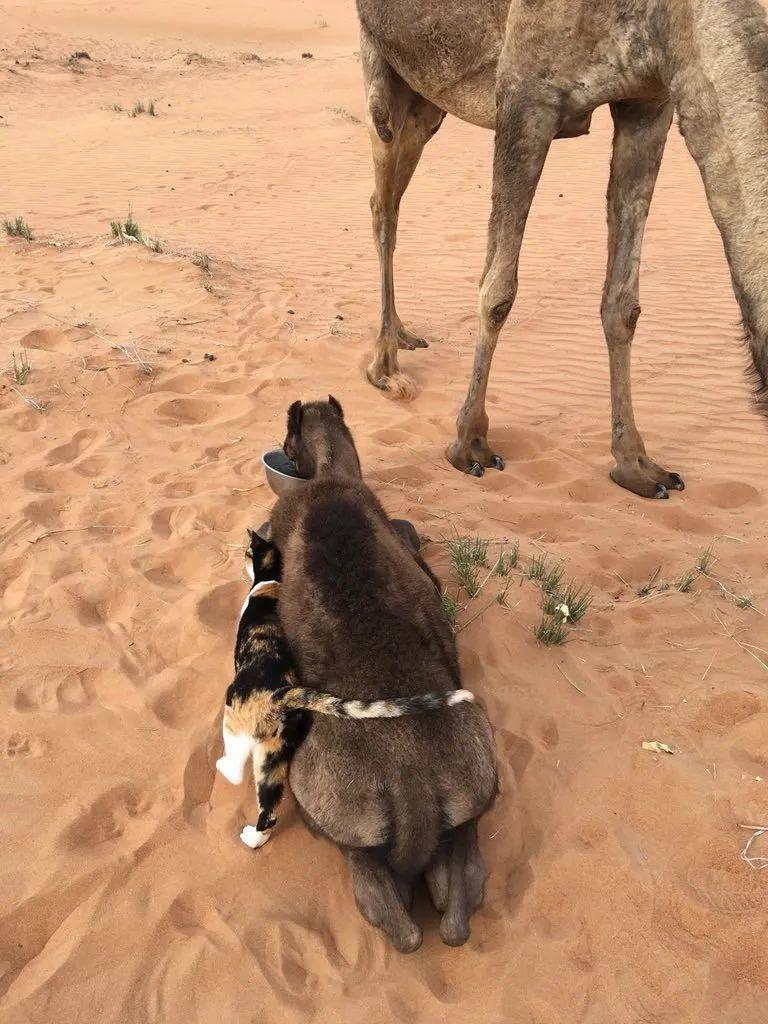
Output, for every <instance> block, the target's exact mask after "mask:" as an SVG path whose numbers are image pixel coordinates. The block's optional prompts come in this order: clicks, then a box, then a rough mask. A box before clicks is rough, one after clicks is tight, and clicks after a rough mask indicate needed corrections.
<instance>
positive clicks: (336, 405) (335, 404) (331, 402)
mask: <svg viewBox="0 0 768 1024" xmlns="http://www.w3.org/2000/svg"><path fill="white" fill-rule="evenodd" d="M328 404H329V405H330V407H331V408H332V409H335V410H336V412H337V413H338V416H339V419H340V420H343V419H344V410H343V409H342V408H341V402H340V401H339V400H338V399H337V398H334V397H333V395H328Z"/></svg>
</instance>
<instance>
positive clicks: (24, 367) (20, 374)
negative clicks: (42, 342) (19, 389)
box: [11, 348, 32, 384]
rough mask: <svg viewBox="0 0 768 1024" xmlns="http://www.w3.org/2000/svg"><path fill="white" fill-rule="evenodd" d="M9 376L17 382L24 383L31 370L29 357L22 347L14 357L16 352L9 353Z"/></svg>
mask: <svg viewBox="0 0 768 1024" xmlns="http://www.w3.org/2000/svg"><path fill="white" fill-rule="evenodd" d="M11 364H12V365H11V376H12V377H13V379H14V380H15V381H16V383H17V384H26V383H27V380H28V379H29V375H30V373H31V372H32V367H31V366H30V365H29V359H28V357H27V350H26V349H25V348H23V349H22V350H21V353H20V355H19V357H18V359H17V358H16V353H15V352H12V353H11Z"/></svg>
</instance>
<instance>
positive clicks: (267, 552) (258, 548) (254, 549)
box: [245, 530, 283, 584]
mask: <svg viewBox="0 0 768 1024" xmlns="http://www.w3.org/2000/svg"><path fill="white" fill-rule="evenodd" d="M245 571H246V572H247V573H248V576H249V578H250V580H251V582H252V583H254V584H256V583H264V582H265V581H267V580H278V581H279V580H280V579H281V578H282V574H283V566H282V561H281V558H280V552H279V551H278V550H277V548H276V547H275V545H274V544H272V543H270V541H268V540H264V539H263V538H262V537H260V536H259V535H258V533H255V532H254V531H253V530H249V531H248V547H247V548H246V551H245Z"/></svg>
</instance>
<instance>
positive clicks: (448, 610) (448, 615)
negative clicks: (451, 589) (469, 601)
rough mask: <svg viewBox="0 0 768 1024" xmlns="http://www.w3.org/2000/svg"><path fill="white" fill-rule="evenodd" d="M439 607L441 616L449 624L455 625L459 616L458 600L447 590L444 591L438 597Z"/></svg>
mask: <svg viewBox="0 0 768 1024" xmlns="http://www.w3.org/2000/svg"><path fill="white" fill-rule="evenodd" d="M440 604H441V609H442V612H443V618H444V619H445V621H446V622H447V623H448V624H449V625H450V626H451V627H453V626H455V625H456V621H457V619H458V617H459V602H458V601H457V600H456V598H455V597H454V596H453V594H449V593H448V592H447V591H444V592H443V594H442V595H441V597H440Z"/></svg>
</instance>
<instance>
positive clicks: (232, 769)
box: [216, 755, 244, 786]
mask: <svg viewBox="0 0 768 1024" xmlns="http://www.w3.org/2000/svg"><path fill="white" fill-rule="evenodd" d="M216 768H217V769H218V770H219V771H220V772H221V774H222V775H223V776H224V778H225V779H226V780H227V782H231V783H232V785H233V786H239V785H240V783H241V782H242V781H243V771H244V766H243V765H242V764H241V763H240V760H239V759H237V758H232V757H227V756H226V755H225V756H224V757H220V758H219V760H218V761H217V762H216Z"/></svg>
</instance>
